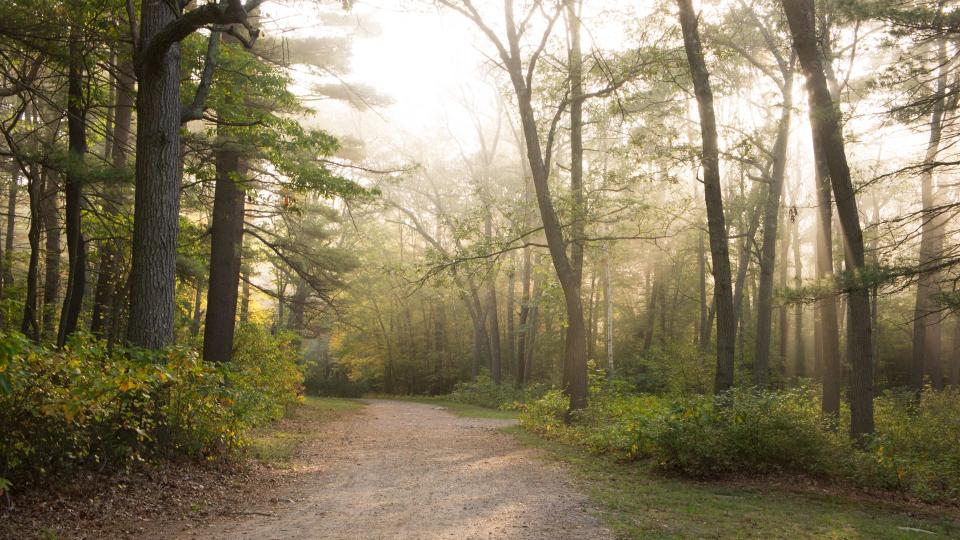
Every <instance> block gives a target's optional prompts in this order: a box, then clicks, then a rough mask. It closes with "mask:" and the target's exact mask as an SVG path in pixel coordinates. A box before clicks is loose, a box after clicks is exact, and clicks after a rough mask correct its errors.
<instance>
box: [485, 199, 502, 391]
mask: <svg viewBox="0 0 960 540" xmlns="http://www.w3.org/2000/svg"><path fill="white" fill-rule="evenodd" d="M484 233H485V235H486V238H487V242H488V243H489V242H490V239H491V235H492V234H493V217H492V216H491V215H490V211H489V210H488V211H487V213H486V216H485V217H484ZM487 272H488V275H487V279H486V281H487V307H486V310H487V313H488V316H487V320H488V321H489V323H490V328H489V330H488V337H489V339H490V376H491V377H493V381H494V382H495V383H497V384H500V382H501V380H502V379H503V369H502V368H503V366H502V359H501V356H500V354H501V347H500V316H499V313H498V308H497V275H496V269H495V268H494V266H493V265H492V264H491V265H489V267H488V269H487Z"/></svg>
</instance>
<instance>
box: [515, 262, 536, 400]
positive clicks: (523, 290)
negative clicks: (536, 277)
mask: <svg viewBox="0 0 960 540" xmlns="http://www.w3.org/2000/svg"><path fill="white" fill-rule="evenodd" d="M532 266H533V265H532V261H531V256H530V248H529V247H525V248H523V269H522V270H521V277H520V319H519V321H518V323H519V324H518V326H519V328H518V331H517V387H521V386H523V385H525V384H526V383H527V376H528V373H527V370H526V358H527V354H526V350H527V334H528V333H529V331H530V330H529V322H528V319H529V317H530V276H531V274H532V273H533V268H532Z"/></svg>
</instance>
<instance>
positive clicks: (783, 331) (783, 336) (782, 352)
mask: <svg viewBox="0 0 960 540" xmlns="http://www.w3.org/2000/svg"><path fill="white" fill-rule="evenodd" d="M783 219H784V216H782V215H781V216H780V220H781V221H783ZM781 230H782V231H783V232H782V234H781V235H780V236H781V238H780V253H781V257H780V259H781V262H780V265H779V272H780V274H779V281H778V287H780V290H781V291H785V290H787V266H788V265H789V263H788V261H789V260H790V259H789V258H788V256H789V253H788V251H789V249H790V241H791V240H792V239H791V238H790V229H789V228H781ZM777 309H778V311H779V316H780V317H779V319H780V320H779V322H778V324H777V331H778V332H779V334H780V336H779V339H778V340H777V345H778V351H777V352H778V356H779V358H778V364H779V366H778V369H779V371H780V375H781V376H785V375H786V374H787V348H788V347H787V343H788V341H789V339H790V338H789V335H790V327H789V324H788V321H787V304H786V303H785V302H780V305H779V306H778V308H777Z"/></svg>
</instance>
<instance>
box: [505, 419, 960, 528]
mask: <svg viewBox="0 0 960 540" xmlns="http://www.w3.org/2000/svg"><path fill="white" fill-rule="evenodd" d="M507 430H508V431H509V432H510V433H512V434H514V435H516V436H517V437H518V438H519V439H520V440H521V442H523V443H524V444H526V445H529V446H535V447H539V448H542V449H545V450H546V451H547V453H548V455H550V456H551V457H553V458H554V459H557V460H559V461H563V462H566V463H569V464H570V465H572V469H573V470H574V472H575V473H576V475H577V477H578V478H579V479H580V480H581V481H582V482H583V484H584V486H585V488H586V490H587V491H588V492H589V495H590V497H591V499H592V500H593V501H594V503H595V504H596V505H597V506H598V507H599V508H600V514H601V517H602V518H603V519H604V520H605V521H606V522H607V524H608V525H609V526H610V527H612V528H613V529H614V531H616V533H617V535H618V536H620V537H622V538H791V539H792V538H863V539H867V538H870V539H873V538H926V537H930V536H931V535H930V534H929V533H934V534H936V535H937V536H938V537H941V538H943V537H951V538H957V537H960V522H958V521H956V519H951V518H950V517H948V516H947V515H945V514H954V518H955V517H956V511H955V510H948V511H946V512H940V511H937V509H933V508H932V507H904V506H902V505H897V504H894V503H883V502H880V501H877V500H875V499H870V498H865V497H861V498H859V499H858V498H856V497H855V494H851V495H850V496H844V495H842V494H830V493H821V492H813V491H811V492H810V493H797V492H794V491H790V490H786V489H783V488H778V487H775V486H770V487H767V486H763V485H762V483H761V482H762V481H758V484H756V485H752V484H751V485H746V486H745V485H738V484H736V483H730V482H726V483H724V482H697V481H690V480H682V479H677V478H671V477H668V476H664V475H663V474H658V473H656V472H655V471H653V470H652V468H651V465H649V464H647V463H644V462H631V463H623V462H618V461H616V460H614V459H613V458H611V457H608V456H603V455H595V454H590V453H589V452H587V451H586V450H584V449H582V448H579V447H575V446H570V445H567V444H563V443H560V442H556V441H550V440H545V439H543V438H540V437H538V436H537V435H534V434H532V433H529V432H527V431H525V430H523V429H522V428H520V427H511V428H507ZM923 531H928V532H923Z"/></svg>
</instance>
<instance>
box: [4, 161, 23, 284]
mask: <svg viewBox="0 0 960 540" xmlns="http://www.w3.org/2000/svg"><path fill="white" fill-rule="evenodd" d="M19 178H20V170H19V166H18V165H17V163H16V162H13V163H12V164H11V172H10V188H9V190H8V191H7V236H6V238H4V243H5V245H4V252H3V288H4V289H9V288H10V287H11V286H12V285H13V237H14V232H15V228H14V225H15V224H16V218H17V192H18V191H19V188H20V185H19ZM28 183H29V180H28Z"/></svg>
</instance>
